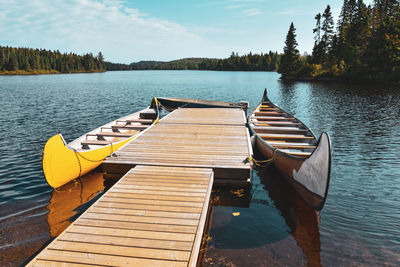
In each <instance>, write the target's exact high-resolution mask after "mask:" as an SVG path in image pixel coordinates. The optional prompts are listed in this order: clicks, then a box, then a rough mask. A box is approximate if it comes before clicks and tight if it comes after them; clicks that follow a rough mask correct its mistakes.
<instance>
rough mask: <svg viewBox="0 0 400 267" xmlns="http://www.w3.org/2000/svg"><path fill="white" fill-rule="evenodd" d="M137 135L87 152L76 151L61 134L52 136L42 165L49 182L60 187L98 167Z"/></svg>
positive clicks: (44, 152) (46, 147)
mask: <svg viewBox="0 0 400 267" xmlns="http://www.w3.org/2000/svg"><path fill="white" fill-rule="evenodd" d="M135 137H136V136H132V137H131V138H128V139H125V140H123V141H121V142H119V143H114V144H113V145H112V146H110V145H109V146H105V147H101V148H98V149H93V150H89V151H86V152H82V151H79V152H75V151H74V150H72V149H71V148H69V147H68V146H67V145H66V144H65V141H64V138H63V137H62V135H61V134H57V135H54V136H53V137H51V138H50V139H49V140H48V141H47V143H46V145H45V146H44V149H43V157H42V167H43V173H44V175H45V177H46V181H47V183H48V184H49V185H50V186H51V187H53V188H57V187H60V186H62V185H64V184H66V183H68V182H69V181H72V180H74V179H76V178H78V177H80V176H82V175H85V174H87V173H89V172H90V171H92V170H93V169H95V168H96V167H98V166H99V165H100V164H101V163H102V162H103V160H104V159H105V158H106V157H107V156H108V155H110V154H111V153H113V152H115V151H116V150H118V149H119V148H120V147H122V146H123V145H125V144H126V143H128V142H129V141H131V140H133V139H134V138H135Z"/></svg>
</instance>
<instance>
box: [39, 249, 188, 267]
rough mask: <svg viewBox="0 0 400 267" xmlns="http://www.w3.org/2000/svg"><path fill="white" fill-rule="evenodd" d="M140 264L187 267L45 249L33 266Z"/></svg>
mask: <svg viewBox="0 0 400 267" xmlns="http://www.w3.org/2000/svg"><path fill="white" fill-rule="evenodd" d="M83 265H84V266H88V265H100V266H140V267H147V266H149V267H158V266H171V267H186V266H187V262H184V261H168V260H154V259H143V258H133V257H120V256H115V255H105V254H97V253H86V252H76V251H59V250H45V251H44V252H43V253H41V254H40V257H39V259H38V260H37V261H35V262H33V263H32V265H31V266H53V267H54V266H83Z"/></svg>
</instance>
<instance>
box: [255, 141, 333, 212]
mask: <svg viewBox="0 0 400 267" xmlns="http://www.w3.org/2000/svg"><path fill="white" fill-rule="evenodd" d="M254 141H255V142H254V143H255V147H256V148H257V150H258V151H259V152H260V153H261V154H262V155H263V156H264V157H265V158H267V159H273V164H274V165H275V167H276V168H277V169H278V170H279V171H280V173H281V174H282V175H283V176H284V177H285V178H286V180H287V181H288V182H289V183H290V184H291V185H292V186H293V187H294V188H295V190H296V191H297V192H298V193H299V194H300V196H301V197H302V198H303V199H304V200H305V201H306V202H307V204H309V205H310V206H311V207H313V208H314V209H316V210H321V209H322V207H323V206H324V203H325V199H326V196H327V193H328V187H329V180H330V166H331V155H330V140H329V136H328V135H327V134H326V133H323V134H322V135H321V137H320V139H319V142H318V146H317V148H316V149H315V151H314V152H313V153H312V154H311V155H310V156H309V157H308V158H300V157H294V156H291V155H288V154H286V153H284V152H281V151H279V150H276V149H275V148H273V147H271V146H270V145H268V144H267V143H266V142H265V141H264V140H263V139H262V138H260V137H259V136H258V135H256V136H255V139H254Z"/></svg>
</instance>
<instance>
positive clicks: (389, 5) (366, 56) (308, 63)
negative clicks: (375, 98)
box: [278, 0, 400, 81]
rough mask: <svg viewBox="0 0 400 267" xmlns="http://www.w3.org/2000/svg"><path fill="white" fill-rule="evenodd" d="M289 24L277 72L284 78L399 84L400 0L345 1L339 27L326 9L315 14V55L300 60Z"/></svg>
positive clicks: (327, 8) (329, 9) (294, 34)
mask: <svg viewBox="0 0 400 267" xmlns="http://www.w3.org/2000/svg"><path fill="white" fill-rule="evenodd" d="M295 31H296V28H295V27H294V24H293V23H291V25H290V27H289V31H288V33H287V35H286V41H285V46H284V53H283V55H282V57H281V63H280V67H279V70H278V72H279V73H281V74H282V77H283V78H317V79H345V80H365V79H368V80H375V81H399V80H400V3H399V1H398V0H375V1H374V2H373V4H372V5H368V6H367V5H366V4H365V3H364V2H363V1H362V0H344V2H343V6H342V9H341V12H340V17H339V20H338V22H337V24H336V29H335V25H334V21H333V18H332V13H331V8H330V6H329V5H328V6H327V7H326V9H325V11H324V12H323V13H322V14H321V13H318V14H317V15H316V16H315V28H314V29H313V33H314V47H313V51H312V54H311V55H303V56H300V54H299V51H298V50H297V45H298V44H297V41H296V33H295Z"/></svg>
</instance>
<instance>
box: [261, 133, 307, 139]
mask: <svg viewBox="0 0 400 267" xmlns="http://www.w3.org/2000/svg"><path fill="white" fill-rule="evenodd" d="M258 136H260V137H261V138H263V139H314V137H312V136H305V135H300V134H286V135H285V134H258Z"/></svg>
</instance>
